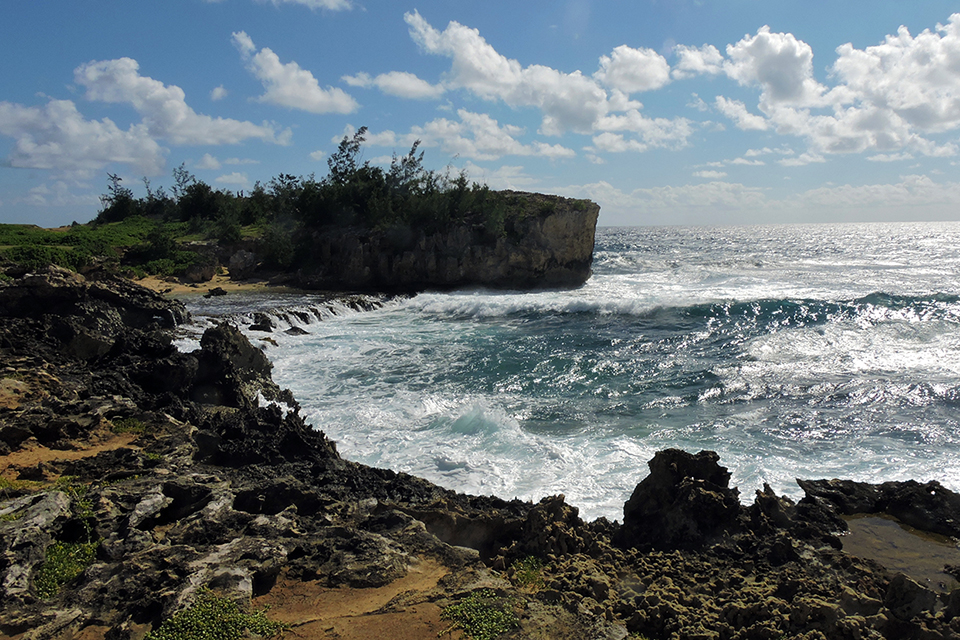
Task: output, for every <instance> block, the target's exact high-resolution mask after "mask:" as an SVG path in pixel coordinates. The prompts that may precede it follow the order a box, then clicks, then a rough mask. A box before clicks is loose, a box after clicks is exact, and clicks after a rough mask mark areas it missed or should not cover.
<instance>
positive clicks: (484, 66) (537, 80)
mask: <svg viewBox="0 0 960 640" xmlns="http://www.w3.org/2000/svg"><path fill="white" fill-rule="evenodd" d="M404 20H406V22H407V24H408V25H409V26H410V35H411V37H412V38H413V39H414V41H415V42H416V43H417V44H418V45H419V46H420V47H421V48H422V49H423V50H424V51H425V52H427V53H430V54H434V55H443V56H447V57H449V58H450V59H451V61H452V64H451V69H450V71H449V73H448V74H447V82H446V83H447V84H448V86H451V87H456V88H463V89H466V90H468V91H471V92H473V93H475V94H476V95H478V96H480V97H481V98H484V99H487V100H502V101H503V102H505V103H506V104H508V105H510V106H513V107H536V108H538V109H540V111H541V112H542V114H543V121H542V124H541V127H540V129H541V131H542V133H544V134H545V135H560V134H562V133H564V132H567V131H576V132H580V133H589V132H591V131H592V130H593V128H594V125H595V123H596V122H597V120H598V119H599V118H600V117H601V116H603V115H605V114H606V112H607V109H608V106H607V94H606V91H604V89H603V88H602V87H600V85H599V84H597V82H596V81H595V80H594V79H593V78H589V77H586V76H584V75H583V74H582V73H580V72H579V71H574V72H573V73H563V72H561V71H558V70H556V69H552V68H550V67H546V66H543V65H530V66H528V67H523V66H521V64H520V63H519V62H518V61H517V60H511V59H509V58H507V57H506V56H503V55H501V54H500V53H498V52H497V51H496V49H494V48H493V47H492V46H491V45H490V44H489V43H488V42H487V41H486V40H485V39H484V38H483V37H482V36H481V35H480V32H479V31H477V30H476V29H471V28H469V27H465V26H463V25H462V24H460V23H458V22H451V23H450V24H449V25H447V28H446V29H444V30H443V31H438V30H437V29H435V28H433V27H432V26H431V25H430V24H429V23H428V22H427V21H426V20H424V19H423V17H421V16H420V14H419V13H417V12H416V11H414V12H413V13H407V14H406V15H404Z"/></svg>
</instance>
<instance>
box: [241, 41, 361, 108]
mask: <svg viewBox="0 0 960 640" xmlns="http://www.w3.org/2000/svg"><path fill="white" fill-rule="evenodd" d="M232 39H233V44H234V46H236V47H237V49H238V50H239V51H240V55H241V56H243V59H244V60H245V61H246V62H247V69H248V70H249V71H250V72H251V73H253V75H254V76H256V77H257V79H258V80H260V82H261V83H262V84H263V87H264V89H266V92H265V93H264V94H263V95H262V96H260V97H259V98H257V100H259V101H260V102H266V103H269V104H275V105H279V106H282V107H287V108H290V109H299V110H301V111H308V112H310V113H318V114H323V113H353V112H354V111H356V110H357V109H358V108H359V107H360V105H359V104H357V101H356V100H354V99H353V97H351V96H350V95H349V94H348V93H346V92H345V91H344V90H343V89H340V88H338V87H327V88H326V89H324V88H321V87H320V83H319V82H318V81H317V79H316V78H315V77H314V75H313V74H312V73H311V72H310V71H308V70H306V69H302V68H301V67H300V65H298V64H297V63H296V62H288V63H286V64H284V63H282V62H280V57H279V56H278V55H277V54H276V53H274V52H273V51H272V50H270V49H268V48H267V47H264V48H262V49H260V51H259V52H257V48H256V46H255V45H254V44H253V40H252V39H251V38H250V36H248V35H247V34H246V33H245V32H243V31H237V32H234V33H233V37H232Z"/></svg>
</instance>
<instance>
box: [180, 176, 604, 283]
mask: <svg viewBox="0 0 960 640" xmlns="http://www.w3.org/2000/svg"><path fill="white" fill-rule="evenodd" d="M498 197H500V198H502V199H503V200H504V202H506V203H509V205H508V206H509V208H508V209H507V211H506V212H505V213H504V215H503V219H502V221H500V223H499V224H495V225H493V227H494V228H491V225H492V223H491V221H490V220H489V218H487V217H484V216H481V215H474V216H465V217H464V218H462V219H458V220H454V221H450V222H448V223H446V224H443V225H440V226H430V225H427V226H416V225H410V224H407V223H401V222H395V223H391V224H387V225H382V226H378V227H375V228H370V227H364V226H351V225H334V226H326V227H320V228H316V229H305V230H301V231H300V232H299V233H298V237H297V238H296V239H295V244H296V245H297V246H299V247H301V249H300V253H302V254H303V255H302V256H301V257H300V258H297V259H296V260H295V261H294V263H293V264H292V265H291V266H289V267H287V268H285V269H278V267H277V266H276V265H275V264H272V263H271V260H270V259H269V252H270V247H269V246H268V244H267V243H265V242H264V241H263V240H258V241H243V242H240V243H235V244H229V243H228V244H224V243H213V244H203V243H200V244H195V245H193V247H192V248H193V250H195V251H198V252H200V253H202V254H204V255H205V256H206V258H205V261H204V264H205V265H206V266H205V267H203V268H199V267H198V268H194V269H192V270H190V272H189V273H187V274H185V278H186V279H187V280H190V281H193V282H197V283H202V282H208V281H210V280H211V279H212V278H213V277H214V276H215V274H216V273H217V270H218V268H222V269H225V270H227V271H228V273H229V274H230V277H231V278H232V279H234V280H248V279H251V278H260V279H265V280H271V281H272V282H274V283H278V284H284V285H288V286H292V287H297V288H300V289H312V290H325V291H375V292H378V293H410V292H416V291H423V290H447V289H454V288H462V287H490V288H509V289H529V288H572V287H577V286H580V285H582V284H583V283H584V282H586V281H587V279H588V278H589V277H590V267H591V265H592V263H593V247H594V240H595V236H596V228H597V218H598V216H599V213H600V207H599V205H597V204H596V203H594V202H590V201H588V200H576V199H572V198H563V197H560V196H553V195H543V194H538V193H525V192H516V191H503V192H498Z"/></svg>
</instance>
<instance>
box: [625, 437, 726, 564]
mask: <svg viewBox="0 0 960 640" xmlns="http://www.w3.org/2000/svg"><path fill="white" fill-rule="evenodd" d="M719 460H720V457H719V456H718V455H717V454H716V453H714V452H713V451H701V452H700V453H698V454H696V455H694V454H691V453H687V452H686V451H681V450H679V449H667V450H665V451H658V452H657V453H656V455H655V456H654V457H653V459H652V460H650V462H649V463H648V465H649V466H650V475H648V476H647V477H646V478H644V479H643V480H642V481H641V482H640V484H638V485H637V487H636V489H634V491H633V494H632V495H631V496H630V499H629V500H627V502H626V503H625V504H624V505H623V527H622V528H621V530H620V536H621V538H620V541H621V543H622V544H625V545H627V546H633V547H638V548H651V547H652V548H655V549H678V548H679V549H689V548H696V547H699V546H702V545H703V544H705V543H706V542H707V541H709V540H710V539H712V538H715V537H717V536H719V535H721V534H723V533H725V532H727V531H729V530H731V529H733V528H734V527H735V526H736V524H737V517H738V515H739V512H740V498H739V494H740V492H739V491H738V490H737V489H736V488H730V487H729V483H730V472H729V471H727V469H726V467H721V466H720V465H719V464H718V462H719Z"/></svg>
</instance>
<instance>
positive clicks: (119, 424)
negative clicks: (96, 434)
mask: <svg viewBox="0 0 960 640" xmlns="http://www.w3.org/2000/svg"><path fill="white" fill-rule="evenodd" d="M112 422H113V426H112V427H110V431H112V432H114V433H117V434H121V433H135V434H137V435H143V434H144V433H146V432H147V425H145V424H143V422H141V421H140V420H137V419H136V418H117V419H116V420H113V421H112Z"/></svg>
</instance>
